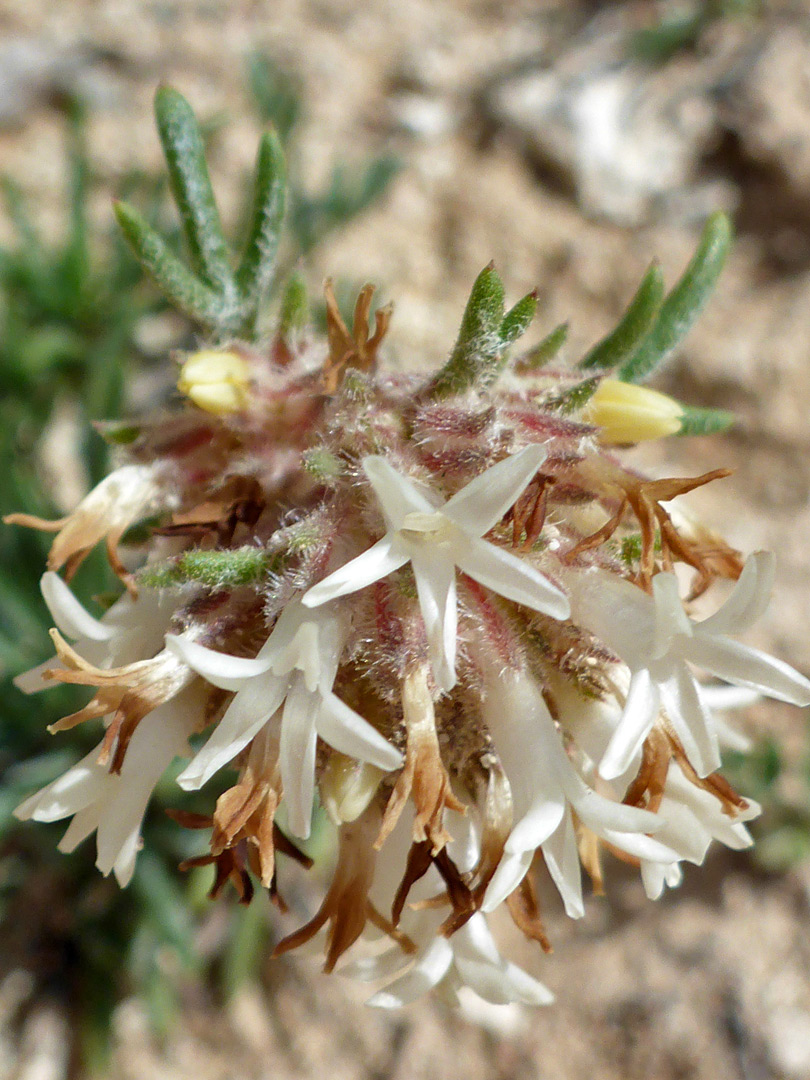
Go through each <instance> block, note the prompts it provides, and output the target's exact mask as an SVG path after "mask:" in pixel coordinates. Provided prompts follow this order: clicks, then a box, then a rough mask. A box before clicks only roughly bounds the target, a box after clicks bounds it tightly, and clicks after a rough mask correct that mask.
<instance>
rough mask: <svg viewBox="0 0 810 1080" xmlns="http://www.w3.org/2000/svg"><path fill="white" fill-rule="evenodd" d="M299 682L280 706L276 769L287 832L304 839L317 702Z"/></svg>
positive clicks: (309, 804)
mask: <svg viewBox="0 0 810 1080" xmlns="http://www.w3.org/2000/svg"><path fill="white" fill-rule="evenodd" d="M314 698H315V695H313V694H311V693H309V691H308V690H307V689H306V687H305V686H304V683H303V680H302V679H301V678H300V677H299V678H295V679H294V680H293V683H292V685H291V687H290V692H289V694H288V695H287V700H286V701H285V703H284V714H283V716H282V719H281V739H280V741H279V766H280V768H281V783H282V787H283V790H284V803H285V805H286V807H287V821H288V824H289V828H290V831H291V832H292V833H293V834H294V835H295V836H298V837H300V838H301V839H302V840H306V839H307V837H308V836H309V831H310V827H311V824H312V800H313V797H314V794H315V746H316V742H317V739H316V732H315V713H316V709H317V700H313V699H314Z"/></svg>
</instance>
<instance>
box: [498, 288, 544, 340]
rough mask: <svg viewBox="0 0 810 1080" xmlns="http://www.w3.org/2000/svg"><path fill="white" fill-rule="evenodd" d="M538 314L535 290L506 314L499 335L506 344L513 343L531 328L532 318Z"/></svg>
mask: <svg viewBox="0 0 810 1080" xmlns="http://www.w3.org/2000/svg"><path fill="white" fill-rule="evenodd" d="M536 314H537V292H536V290H533V291H532V292H530V293H528V294H527V295H526V296H524V297H523V299H522V300H518V302H517V303H516V304H515V306H514V307H513V308H510V309H509V311H507V313H506V314H505V315H504V317H503V320H502V321H501V325H500V327H499V329H498V336H499V337H500V339H501V341H502V342H503V344H504V346H509V345H511V344H512V343H513V342H514V341H517V339H518V338H519V337H521V336H522V335H523V334H525V333H526V331H527V330H528V329H529V326H530V324H531V321H532V319H533V318H534V317H535V315H536Z"/></svg>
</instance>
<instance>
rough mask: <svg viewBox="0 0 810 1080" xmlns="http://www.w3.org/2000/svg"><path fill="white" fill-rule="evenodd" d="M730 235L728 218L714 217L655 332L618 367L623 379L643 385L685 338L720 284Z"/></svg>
mask: <svg viewBox="0 0 810 1080" xmlns="http://www.w3.org/2000/svg"><path fill="white" fill-rule="evenodd" d="M731 236H732V230H731V222H730V220H729V218H728V216H727V215H726V214H722V213H717V214H713V215H712V216H711V217H710V218H709V220H708V222H707V223H706V227H705V229H704V230H703V235H702V237H701V240H700V244H699V245H698V249H697V251H696V252H695V254H694V256H693V257H692V260H691V262H690V263H689V265H688V266H687V268H686V270H685V271H684V274H683V276H682V277H681V279H680V281H679V282H678V283H677V285H675V287H674V288H673V289H672V291H671V292H670V293H669V295H668V296H667V298H666V300H665V301H664V303H663V305H662V306H661V310H660V312H659V313H658V318H657V320H656V322H655V325H654V326H653V328H652V330H650V332H649V334H648V335H647V337H646V338H645V339H644V340H643V341H642V343H641V345H640V346H639V348H638V349H637V351H636V352H635V353H634V354H633V355H632V356H631V357H629V359H627V360H625V362H624V363H623V364H622V366H621V367H620V368H619V372H618V374H619V378H620V379H623V380H624V381H625V382H641V381H642V380H643V379H645V378H646V377H647V376H648V375H649V374H650V373H651V372H652V371H654V370H655V368H657V367H658V366H659V364H661V363H662V362H663V361H664V360H665V359H666V358H667V357H668V356H669V354H670V353H671V352H672V350H673V349H674V348H675V347H676V345H678V344H679V343H680V342H681V341H682V340H683V338H684V337H686V334H687V333H688V332H689V330H690V329H691V327H692V324H693V323H694V321H695V319H696V318H697V317H698V315H699V314H700V312H701V311H702V310H703V308H704V307H705V306H706V302H707V301H708V299H709V296H710V295H711V293H712V290H713V289H714V286H715V284H716V283H717V278H718V277H719V275H720V271H721V270H722V269H723V264H724V263H725V261H726V256H727V254H728V251H729V248H730V247H731Z"/></svg>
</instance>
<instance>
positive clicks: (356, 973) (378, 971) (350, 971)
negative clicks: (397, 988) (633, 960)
mask: <svg viewBox="0 0 810 1080" xmlns="http://www.w3.org/2000/svg"><path fill="white" fill-rule="evenodd" d="M409 963H410V958H409V957H408V956H407V955H406V954H405V953H404V952H403V951H402V949H400V947H399V946H398V945H397V946H395V947H394V948H393V949H386V950H385V952H381V953H378V954H377V955H376V956H361V957H359V958H358V959H357V960H353V961H352V962H351V963H349V964H345V965H344V966H343V967H341V969H340V974H341V975H345V976H346V977H347V978H349V979H355V980H356V981H357V982H377V981H378V980H379V979H389V978H391V977H392V976H393V975H396V974H397V972H399V971H402V969H403V968H404V967H407V966H408V964H409Z"/></svg>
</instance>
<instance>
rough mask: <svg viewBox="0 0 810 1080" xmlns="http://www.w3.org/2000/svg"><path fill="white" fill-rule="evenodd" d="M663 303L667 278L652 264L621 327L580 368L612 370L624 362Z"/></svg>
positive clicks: (647, 331) (640, 340) (636, 346)
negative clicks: (665, 279)
mask: <svg viewBox="0 0 810 1080" xmlns="http://www.w3.org/2000/svg"><path fill="white" fill-rule="evenodd" d="M663 300H664V275H663V274H662V273H661V268H660V267H659V266H658V264H657V263H653V264H652V266H651V267H650V269H649V270H648V271H647V273H646V274H645V275H644V277H643V278H642V281H641V284H640V285H639V287H638V291H637V292H636V295H635V296H634V297H633V299H632V300H631V301H630V304H629V306H628V308H627V310H626V311H625V313H624V315H623V316H622V317H621V319H620V320H619V324H618V326H617V327H616V328H615V330H612V331H611V332H610V333H609V334H608V335H607V336H606V337H603V338H602V340H601V341H599V342H597V344H596V345H594V347H593V348H592V349H591V350H590V351H589V352H588V353H586V355H585V356H584V357H583V359H582V360H580V362H579V365H578V366H579V367H580V368H582V369H583V370H586V371H587V370H590V369H592V368H603V369H605V370H610V369H612V368H617V367H619V366H620V365H621V364H623V363H625V361H626V360H628V359H629V357H631V356H632V355H633V353H635V352H636V350H637V349H638V347H639V345H640V344H641V342H642V341H643V339H644V337H645V335H646V334H648V333H649V332H650V330H651V328H652V326H653V324H654V323H655V320H656V318H657V317H658V313H659V312H660V310H661V305H662V303H663Z"/></svg>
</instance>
